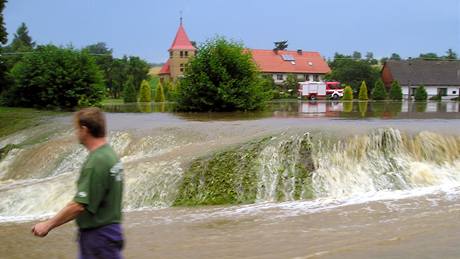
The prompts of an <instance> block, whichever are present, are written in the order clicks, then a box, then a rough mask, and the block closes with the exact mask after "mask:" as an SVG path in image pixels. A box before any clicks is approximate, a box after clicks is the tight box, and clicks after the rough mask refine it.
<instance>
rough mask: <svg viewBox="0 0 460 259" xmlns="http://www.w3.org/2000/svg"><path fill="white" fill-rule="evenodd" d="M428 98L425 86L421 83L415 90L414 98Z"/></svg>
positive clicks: (423, 99) (418, 99) (424, 99)
mask: <svg viewBox="0 0 460 259" xmlns="http://www.w3.org/2000/svg"><path fill="white" fill-rule="evenodd" d="M427 98H428V93H427V92H426V89H425V86H423V85H421V86H419V87H418V88H417V90H415V100H416V101H426V99H427Z"/></svg>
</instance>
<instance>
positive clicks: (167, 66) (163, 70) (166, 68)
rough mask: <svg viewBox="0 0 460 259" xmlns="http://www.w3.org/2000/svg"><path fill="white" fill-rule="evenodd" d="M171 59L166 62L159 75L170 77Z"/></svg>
mask: <svg viewBox="0 0 460 259" xmlns="http://www.w3.org/2000/svg"><path fill="white" fill-rule="evenodd" d="M169 61H170V60H169V59H168V61H166V63H165V64H164V65H163V66H162V67H161V69H160V72H158V74H159V75H169V74H171V70H170V69H169Z"/></svg>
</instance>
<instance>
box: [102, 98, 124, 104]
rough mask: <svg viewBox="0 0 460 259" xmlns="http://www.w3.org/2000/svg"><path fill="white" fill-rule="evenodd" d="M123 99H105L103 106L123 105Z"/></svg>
mask: <svg viewBox="0 0 460 259" xmlns="http://www.w3.org/2000/svg"><path fill="white" fill-rule="evenodd" d="M123 103H124V102H123V99H121V98H120V99H105V100H102V102H101V104H102V105H114V104H123Z"/></svg>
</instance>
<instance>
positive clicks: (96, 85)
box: [0, 23, 150, 109]
mask: <svg viewBox="0 0 460 259" xmlns="http://www.w3.org/2000/svg"><path fill="white" fill-rule="evenodd" d="M5 37H6V36H5ZM2 42H6V40H4V41H2ZM0 55H1V58H0V102H1V105H8V106H22V107H38V108H64V109H72V108H74V107H76V106H90V105H96V104H98V103H100V101H101V100H102V99H103V98H107V97H109V98H120V97H122V96H123V95H124V93H126V92H129V93H130V94H131V95H132V96H135V98H136V99H137V98H138V97H139V92H140V87H141V83H142V82H143V80H148V79H149V75H148V73H149V69H150V65H149V64H148V63H147V62H146V61H144V60H142V59H141V58H139V57H135V56H130V57H128V56H123V57H122V58H115V57H113V51H112V49H109V48H108V47H107V45H106V44H105V43H103V42H100V43H96V44H92V45H89V46H86V47H84V48H81V49H77V48H74V47H73V46H66V47H62V46H55V45H52V44H48V45H37V44H36V43H35V42H34V41H33V40H32V38H31V37H30V35H29V31H28V29H27V26H26V25H25V24H24V23H22V24H21V26H20V27H19V28H18V29H17V31H16V33H15V34H14V36H13V40H12V42H11V43H10V44H9V45H6V46H3V47H1V48H0Z"/></svg>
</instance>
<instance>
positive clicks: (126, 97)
mask: <svg viewBox="0 0 460 259" xmlns="http://www.w3.org/2000/svg"><path fill="white" fill-rule="evenodd" d="M123 101H124V102H125V103H134V102H137V94H136V88H135V86H134V79H133V77H132V76H130V77H129V78H128V80H127V81H126V83H125V87H124V90H123Z"/></svg>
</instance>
